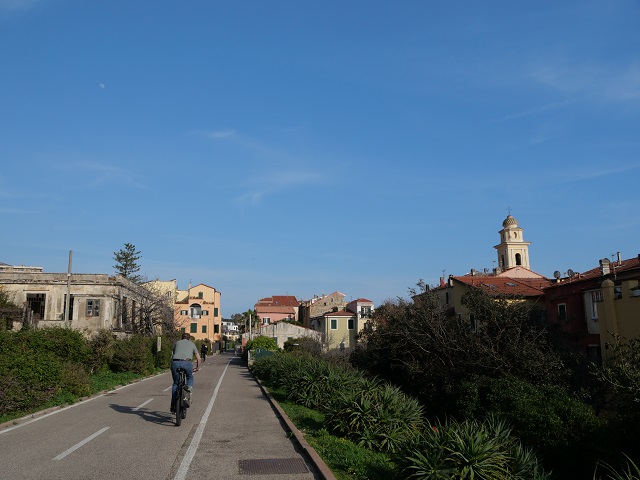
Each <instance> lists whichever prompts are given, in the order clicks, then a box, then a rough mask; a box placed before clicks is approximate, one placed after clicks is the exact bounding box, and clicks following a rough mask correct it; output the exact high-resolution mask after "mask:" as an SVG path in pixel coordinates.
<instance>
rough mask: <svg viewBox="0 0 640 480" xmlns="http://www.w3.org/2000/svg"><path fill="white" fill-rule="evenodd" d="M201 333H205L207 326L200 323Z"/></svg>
mask: <svg viewBox="0 0 640 480" xmlns="http://www.w3.org/2000/svg"><path fill="white" fill-rule="evenodd" d="M202 333H207V326H206V325H202Z"/></svg>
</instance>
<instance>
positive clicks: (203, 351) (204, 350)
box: [200, 343, 209, 362]
mask: <svg viewBox="0 0 640 480" xmlns="http://www.w3.org/2000/svg"><path fill="white" fill-rule="evenodd" d="M208 351H209V347H207V344H206V343H203V344H202V347H200V356H201V357H202V361H203V362H204V361H205V360H206V358H207V352H208Z"/></svg>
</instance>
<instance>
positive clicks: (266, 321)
mask: <svg viewBox="0 0 640 480" xmlns="http://www.w3.org/2000/svg"><path fill="white" fill-rule="evenodd" d="M262 325H271V317H262Z"/></svg>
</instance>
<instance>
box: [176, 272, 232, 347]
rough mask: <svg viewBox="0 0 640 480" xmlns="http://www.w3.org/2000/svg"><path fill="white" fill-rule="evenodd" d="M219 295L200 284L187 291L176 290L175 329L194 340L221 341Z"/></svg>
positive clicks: (212, 289)
mask: <svg viewBox="0 0 640 480" xmlns="http://www.w3.org/2000/svg"><path fill="white" fill-rule="evenodd" d="M220 297H221V293H220V292H219V291H218V290H216V289H215V288H213V287H210V286H208V285H205V284H204V283H200V284H198V285H196V286H194V287H191V286H190V287H189V289H188V290H178V296H177V300H176V303H175V306H174V309H175V321H176V325H177V327H178V328H179V329H180V330H181V331H182V332H186V333H189V334H190V335H191V336H192V337H193V338H195V339H196V340H206V339H208V340H209V341H211V342H219V341H221V340H222V333H221V332H222V312H221V309H220Z"/></svg>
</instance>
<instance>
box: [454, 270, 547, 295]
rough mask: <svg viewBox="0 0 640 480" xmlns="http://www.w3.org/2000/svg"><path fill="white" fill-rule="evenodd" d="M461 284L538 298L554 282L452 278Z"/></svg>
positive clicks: (498, 278)
mask: <svg viewBox="0 0 640 480" xmlns="http://www.w3.org/2000/svg"><path fill="white" fill-rule="evenodd" d="M450 278H453V279H454V280H457V281H458V282H460V283H464V284H466V285H469V286H472V287H476V288H481V289H483V290H485V291H486V292H487V293H490V294H493V295H497V294H506V295H518V296H523V297H538V296H541V295H544V292H543V289H544V288H546V287H548V286H550V285H552V284H553V282H552V281H551V280H548V279H546V278H510V277H495V276H470V275H465V276H463V277H450Z"/></svg>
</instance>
